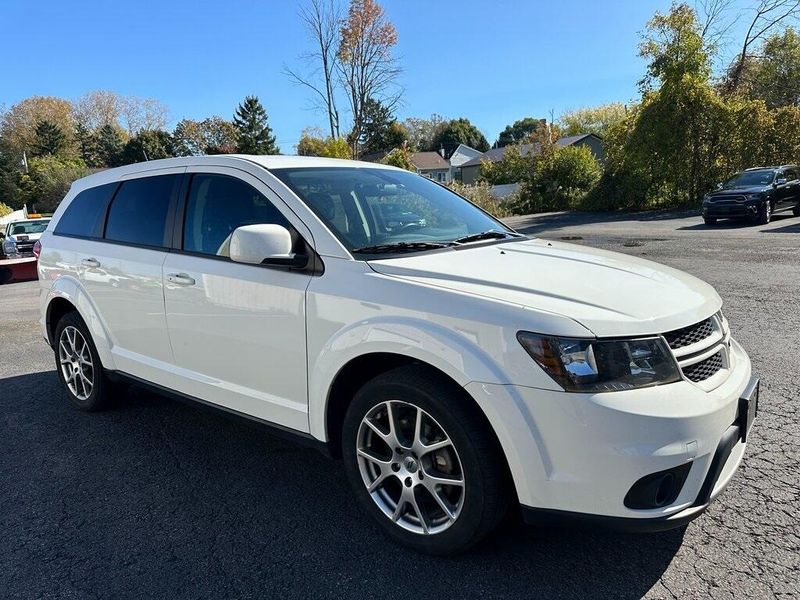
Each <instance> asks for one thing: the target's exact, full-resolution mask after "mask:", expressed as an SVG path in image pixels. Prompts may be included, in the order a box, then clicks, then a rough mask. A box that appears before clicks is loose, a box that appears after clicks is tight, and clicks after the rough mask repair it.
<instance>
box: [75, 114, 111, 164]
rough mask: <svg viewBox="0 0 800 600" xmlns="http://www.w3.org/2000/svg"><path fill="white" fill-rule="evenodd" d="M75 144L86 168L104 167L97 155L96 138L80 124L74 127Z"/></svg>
mask: <svg viewBox="0 0 800 600" xmlns="http://www.w3.org/2000/svg"><path fill="white" fill-rule="evenodd" d="M75 142H76V143H77V146H78V153H79V154H80V156H81V158H82V159H83V162H85V163H86V166H87V167H102V166H105V164H104V163H103V162H102V161H101V159H100V155H99V153H98V148H97V136H96V135H95V134H94V133H93V132H92V131H90V130H89V128H88V127H86V126H85V125H83V124H82V123H78V124H77V125H76V126H75Z"/></svg>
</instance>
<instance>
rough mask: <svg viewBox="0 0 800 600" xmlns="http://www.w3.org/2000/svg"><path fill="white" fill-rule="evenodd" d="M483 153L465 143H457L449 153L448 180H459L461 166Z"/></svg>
mask: <svg viewBox="0 0 800 600" xmlns="http://www.w3.org/2000/svg"><path fill="white" fill-rule="evenodd" d="M481 155H483V152H481V151H480V150H475V148H470V147H469V146H467V145H466V144H459V145H458V147H456V149H455V150H454V151H453V154H451V155H450V180H451V181H461V180H462V179H461V167H462V166H463V165H464V163H467V162H469V161H471V160H473V159H475V158H478V157H479V156H481Z"/></svg>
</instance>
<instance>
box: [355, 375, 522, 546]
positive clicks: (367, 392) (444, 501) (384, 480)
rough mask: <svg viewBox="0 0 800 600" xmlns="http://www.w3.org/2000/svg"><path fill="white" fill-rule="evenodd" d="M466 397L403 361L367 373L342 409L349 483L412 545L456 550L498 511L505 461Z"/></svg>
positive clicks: (504, 503)
mask: <svg viewBox="0 0 800 600" xmlns="http://www.w3.org/2000/svg"><path fill="white" fill-rule="evenodd" d="M469 402H470V400H469V398H465V397H464V396H463V394H461V393H459V391H458V390H456V389H454V388H453V386H452V384H450V382H448V381H446V380H445V379H444V378H442V377H439V376H437V375H436V374H435V373H431V372H429V371H427V370H425V369H422V368H420V367H418V366H413V365H412V366H408V367H401V368H399V369H395V370H393V371H390V372H388V373H385V374H383V375H380V376H378V377H377V378H375V379H373V380H372V381H370V382H368V383H367V384H366V385H364V387H363V388H361V390H360V391H359V392H358V393H357V394H356V396H355V398H354V399H353V402H352V403H351V405H350V407H349V409H348V411H347V415H346V417H345V423H344V430H343V435H342V444H343V448H342V454H343V457H344V460H345V468H346V471H347V475H348V479H349V480H350V483H351V485H352V487H353V490H354V492H355V494H356V496H357V498H358V500H359V502H360V503H361V504H362V505H363V506H364V508H365V509H366V511H367V512H369V513H370V514H371V515H372V516H373V517H374V518H375V519H376V520H377V522H378V524H379V525H380V526H381V527H382V528H383V529H384V530H385V531H386V532H387V533H388V534H389V535H390V536H391V537H393V538H394V539H395V540H397V541H399V542H401V543H402V544H404V545H406V546H409V547H411V548H414V549H416V550H419V551H422V552H427V553H430V554H452V553H456V552H459V551H463V550H465V549H467V548H469V547H470V546H472V545H473V544H475V543H476V542H478V541H479V540H481V539H482V538H483V537H485V536H486V535H488V534H489V533H490V532H491V531H492V530H493V529H494V528H495V527H496V526H497V524H498V523H499V522H500V521H501V519H502V518H503V516H504V515H505V513H506V512H507V508H508V498H509V494H508V477H507V474H506V473H507V469H506V467H505V463H504V461H503V459H502V455H501V452H500V449H499V447H498V444H497V442H496V440H495V439H494V437H493V436H492V435H491V432H490V431H489V430H488V426H487V425H486V423H485V422H484V421H483V419H482V418H481V416H480V415H479V413H478V412H477V410H478V409H477V408H476V407H475V406H474V405H472V404H469Z"/></svg>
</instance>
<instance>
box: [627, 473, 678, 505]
mask: <svg viewBox="0 0 800 600" xmlns="http://www.w3.org/2000/svg"><path fill="white" fill-rule="evenodd" d="M691 468H692V463H686V464H685V465H681V466H679V467H674V468H672V469H667V470H665V471H659V472H657V473H651V474H650V475H645V476H644V477H642V478H641V479H640V480H639V481H637V482H636V483H634V484H633V486H631V489H630V490H628V493H627V494H625V506H627V507H628V508H633V509H636V510H645V509H649V508H661V507H663V506H668V505H670V504H672V503H673V502H675V500H676V499H677V497H678V495H679V494H680V493H681V489H683V484H684V483H685V482H686V477H687V476H688V475H689V470H690V469H691Z"/></svg>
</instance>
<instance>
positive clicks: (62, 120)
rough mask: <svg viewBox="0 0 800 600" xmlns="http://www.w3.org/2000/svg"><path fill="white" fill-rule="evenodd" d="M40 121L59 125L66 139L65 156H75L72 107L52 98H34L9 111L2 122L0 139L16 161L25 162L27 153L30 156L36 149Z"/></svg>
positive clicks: (59, 99)
mask: <svg viewBox="0 0 800 600" xmlns="http://www.w3.org/2000/svg"><path fill="white" fill-rule="evenodd" d="M39 121H49V122H50V123H53V124H54V125H56V126H57V127H58V128H59V129H60V130H61V131H62V132H64V134H65V137H66V140H65V148H64V153H65V154H70V153H71V152H72V153H74V152H75V148H74V140H73V138H72V132H73V131H74V122H73V118H72V105H71V104H70V103H69V102H68V101H66V100H62V99H61V98H55V97H52V96H31V97H30V98H26V99H25V100H22V101H20V102H17V103H16V104H14V105H13V106H12V107H11V108H9V109H8V111H6V112H5V113H4V114H3V119H2V122H0V136H2V138H3V140H4V143H5V144H6V148H7V151H8V152H10V153H11V155H12V156H13V157H14V158H15V159H18V160H21V159H22V153H23V152H27V153H30V152H31V150H32V149H33V145H34V143H35V140H36V125H37V123H38V122H39Z"/></svg>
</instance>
